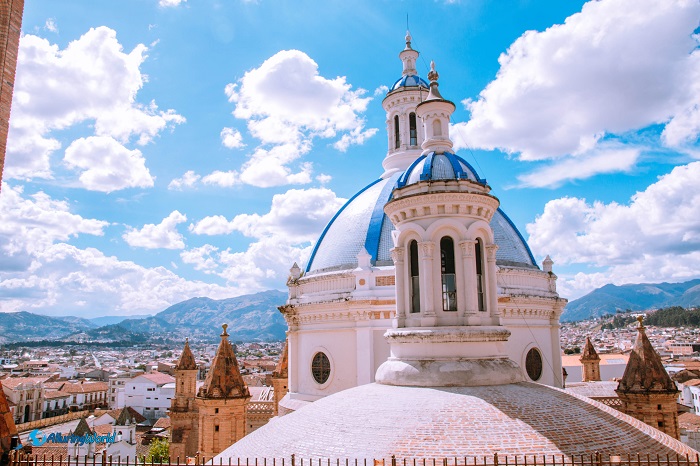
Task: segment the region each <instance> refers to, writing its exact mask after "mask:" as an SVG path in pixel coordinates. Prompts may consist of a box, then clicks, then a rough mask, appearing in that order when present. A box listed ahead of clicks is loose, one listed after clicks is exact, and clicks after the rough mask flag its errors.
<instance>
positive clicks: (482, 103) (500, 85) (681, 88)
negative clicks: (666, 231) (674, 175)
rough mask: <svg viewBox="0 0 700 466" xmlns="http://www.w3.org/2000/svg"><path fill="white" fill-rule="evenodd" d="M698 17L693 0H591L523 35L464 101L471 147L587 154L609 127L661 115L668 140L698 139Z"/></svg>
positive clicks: (616, 129)
mask: <svg viewBox="0 0 700 466" xmlns="http://www.w3.org/2000/svg"><path fill="white" fill-rule="evenodd" d="M699 19H700V3H698V2H697V1H691V0H668V1H665V2H658V1H656V0H603V1H591V2H588V3H586V4H585V5H584V6H583V9H582V11H581V12H580V13H577V14H574V15H572V16H570V17H569V18H567V19H566V21H565V23H564V24H560V25H554V26H552V27H550V28H548V29H547V30H545V31H543V32H536V31H528V32H526V33H525V34H523V35H522V36H521V37H520V38H519V39H518V40H516V41H515V42H514V43H513V44H512V45H511V46H510V47H509V49H508V51H507V52H506V53H505V54H503V55H501V57H500V58H499V63H500V65H501V68H500V70H499V71H498V74H497V76H496V79H495V80H494V81H492V82H491V83H490V84H489V85H488V86H487V87H486V88H485V89H484V90H483V91H482V92H481V93H480V95H479V98H478V100H476V101H471V100H468V101H466V102H465V103H466V105H467V107H468V109H469V110H470V111H471V114H472V115H471V120H470V121H469V122H467V123H459V124H457V125H455V126H456V127H458V128H460V133H462V135H463V136H464V139H466V142H467V143H468V144H469V145H470V146H471V147H478V148H483V149H494V148H499V149H503V150H505V151H506V152H508V153H519V154H520V155H519V157H520V158H521V159H522V160H542V159H548V158H554V157H559V156H562V155H565V154H580V153H585V152H587V151H588V150H590V148H591V147H592V146H594V145H595V142H596V141H598V140H599V139H600V138H601V137H602V136H603V135H605V134H606V133H607V134H622V133H625V132H627V131H633V130H637V129H640V128H643V127H646V126H649V125H651V124H655V123H660V124H665V125H666V127H665V130H664V133H663V138H662V139H663V141H664V142H665V143H666V144H668V145H671V146H678V145H681V144H684V143H688V142H693V141H695V140H696V139H697V137H698V133H699V132H700V110H699V109H700V84H699V83H700V51H698V37H697V36H695V35H693V31H694V29H695V28H696V27H697V25H698V20H699ZM459 145H460V146H462V147H464V146H465V145H466V144H465V141H462V142H461V143H460V144H459ZM613 169H617V167H613Z"/></svg>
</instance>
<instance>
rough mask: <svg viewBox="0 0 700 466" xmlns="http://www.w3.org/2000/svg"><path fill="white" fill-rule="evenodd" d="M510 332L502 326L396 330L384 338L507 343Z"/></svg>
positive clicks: (401, 340) (417, 341)
mask: <svg viewBox="0 0 700 466" xmlns="http://www.w3.org/2000/svg"><path fill="white" fill-rule="evenodd" d="M509 336H510V330H508V329H507V328H505V327H501V326H475V327H432V328H394V329H389V330H387V332H386V334H385V335H384V338H386V339H387V341H389V343H394V342H396V343H423V342H426V341H430V342H431V343H457V342H486V341H507V340H508V337H509Z"/></svg>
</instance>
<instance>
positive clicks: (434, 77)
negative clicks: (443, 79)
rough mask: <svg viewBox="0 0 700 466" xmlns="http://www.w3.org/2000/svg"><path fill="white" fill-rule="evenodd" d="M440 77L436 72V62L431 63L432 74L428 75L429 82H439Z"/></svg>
mask: <svg viewBox="0 0 700 466" xmlns="http://www.w3.org/2000/svg"><path fill="white" fill-rule="evenodd" d="M439 77H440V75H439V74H438V73H437V71H435V62H434V61H432V60H431V61H430V72H429V73H428V81H430V82H431V83H432V82H437V80H438V78H439Z"/></svg>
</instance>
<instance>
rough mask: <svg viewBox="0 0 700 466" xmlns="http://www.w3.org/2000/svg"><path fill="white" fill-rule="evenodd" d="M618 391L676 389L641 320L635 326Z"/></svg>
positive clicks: (647, 391)
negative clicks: (635, 336) (635, 330)
mask: <svg viewBox="0 0 700 466" xmlns="http://www.w3.org/2000/svg"><path fill="white" fill-rule="evenodd" d="M618 391H620V392H623V393H637V392H644V393H649V392H677V391H678V389H677V388H676V384H675V383H673V381H672V380H671V377H670V376H669V375H668V372H666V369H665V368H664V365H663V363H662V362H661V357H660V356H659V354H658V353H657V352H656V351H654V348H653V347H652V346H651V342H650V341H649V338H648V337H647V334H646V332H645V330H644V326H643V325H642V323H641V320H640V322H639V327H637V339H636V340H635V342H634V346H633V347H632V352H631V353H630V359H629V362H628V363H627V367H626V368H625V373H624V375H623V376H622V378H621V379H620V386H619V387H618Z"/></svg>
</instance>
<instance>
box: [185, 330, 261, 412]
mask: <svg viewBox="0 0 700 466" xmlns="http://www.w3.org/2000/svg"><path fill="white" fill-rule="evenodd" d="M197 396H198V397H200V398H250V393H249V392H248V387H246V384H245V382H243V378H242V377H241V372H240V370H239V369H238V361H237V360H236V355H235V354H234V352H233V346H231V342H229V341H228V333H226V326H224V333H222V334H221V343H220V344H219V349H217V350H216V356H214V361H212V363H211V369H210V370H209V372H208V373H207V378H206V379H205V380H204V385H202V387H201V388H200V389H199V392H198V393H197Z"/></svg>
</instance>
